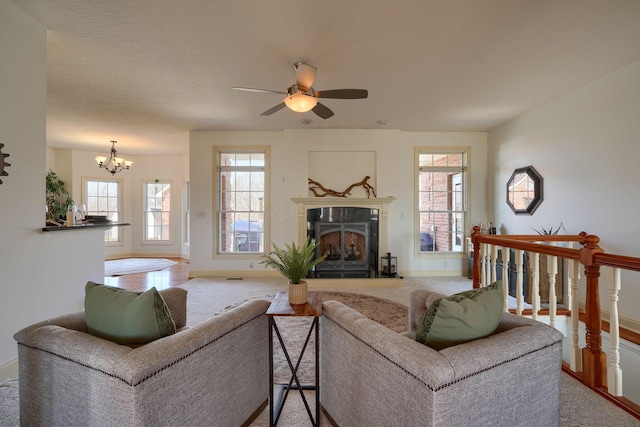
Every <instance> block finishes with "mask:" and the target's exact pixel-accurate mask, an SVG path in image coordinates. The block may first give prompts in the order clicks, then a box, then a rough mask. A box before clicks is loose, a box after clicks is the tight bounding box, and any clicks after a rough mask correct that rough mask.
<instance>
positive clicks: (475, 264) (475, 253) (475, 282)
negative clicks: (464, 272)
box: [471, 225, 480, 289]
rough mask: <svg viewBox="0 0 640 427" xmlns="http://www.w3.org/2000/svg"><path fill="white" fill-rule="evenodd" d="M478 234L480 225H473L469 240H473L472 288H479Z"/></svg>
mask: <svg viewBox="0 0 640 427" xmlns="http://www.w3.org/2000/svg"><path fill="white" fill-rule="evenodd" d="M479 235H480V227H479V226H477V225H474V226H473V233H471V241H472V242H473V289H479V288H480V242H478V241H477V239H476V237H477V236H479Z"/></svg>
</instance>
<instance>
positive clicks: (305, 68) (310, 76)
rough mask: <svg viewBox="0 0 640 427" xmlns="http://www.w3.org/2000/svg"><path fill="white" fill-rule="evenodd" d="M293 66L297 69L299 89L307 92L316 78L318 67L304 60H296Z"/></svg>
mask: <svg viewBox="0 0 640 427" xmlns="http://www.w3.org/2000/svg"><path fill="white" fill-rule="evenodd" d="M293 68H294V69H295V70H296V85H298V89H300V90H302V91H303V92H306V91H307V90H309V88H310V87H311V86H313V82H314V81H315V80H316V72H317V69H316V67H314V66H313V65H309V64H305V63H304V62H296V63H295V64H293Z"/></svg>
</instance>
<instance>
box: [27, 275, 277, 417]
mask: <svg viewBox="0 0 640 427" xmlns="http://www.w3.org/2000/svg"><path fill="white" fill-rule="evenodd" d="M160 293H161V295H163V297H164V299H165V301H166V303H167V305H168V306H169V308H170V310H171V313H172V317H173V319H174V321H175V322H176V325H177V326H178V327H179V328H180V330H179V331H178V332H177V333H176V334H174V335H171V336H168V337H165V338H161V339H158V340H156V341H153V342H151V343H148V344H145V345H143V346H141V347H138V348H130V347H127V346H124V345H118V344H115V343H113V342H111V341H107V340H104V339H102V338H98V337H95V336H93V335H90V334H89V333H87V327H86V324H85V321H84V312H78V313H75V314H70V315H67V316H61V317H58V318H55V319H52V320H48V321H45V322H41V323H38V324H35V325H32V326H30V327H27V328H25V329H23V330H21V331H19V332H18V333H16V334H15V339H16V341H17V342H18V360H19V381H20V422H21V425H24V426H47V427H50V426H65V427H71V426H96V427H98V426H99V427H105V426H114V427H115V426H117V427H123V426H127V427H129V426H181V427H182V426H211V425H215V426H234V427H237V426H239V425H242V424H243V423H244V422H245V421H246V420H248V419H251V418H252V417H253V416H254V415H257V414H258V413H259V412H260V410H261V409H262V408H264V407H265V406H266V403H267V399H268V396H269V384H268V382H269V381H268V375H267V374H266V373H267V372H268V369H269V353H268V349H269V343H268V334H267V330H268V329H267V317H266V315H265V312H266V309H267V308H268V306H269V302H267V301H261V300H254V301H249V302H247V303H244V304H242V305H240V306H239V307H236V308H234V309H231V310H229V311H227V312H224V313H222V314H220V315H217V316H215V317H212V318H209V319H208V320H204V321H202V322H200V323H198V324H194V325H189V324H187V325H186V326H185V321H186V315H185V313H184V306H183V307H182V308H181V307H180V306H179V305H178V306H176V304H175V302H176V300H180V299H181V298H186V291H184V290H183V289H179V288H170V289H167V290H164V291H160ZM181 294H182V295H181Z"/></svg>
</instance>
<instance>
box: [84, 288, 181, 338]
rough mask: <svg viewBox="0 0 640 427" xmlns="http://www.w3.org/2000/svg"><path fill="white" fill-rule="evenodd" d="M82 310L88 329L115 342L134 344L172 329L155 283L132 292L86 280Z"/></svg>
mask: <svg viewBox="0 0 640 427" xmlns="http://www.w3.org/2000/svg"><path fill="white" fill-rule="evenodd" d="M84 310H85V320H86V322H87V330H88V331H89V333H90V334H92V335H95V336H98V337H100V338H104V339H107V340H110V341H113V342H116V343H118V344H124V345H128V346H131V347H136V346H140V345H143V344H146V343H148V342H151V341H153V340H156V339H158V338H162V337H164V336H167V335H171V334H174V333H175V332H176V325H175V323H174V322H173V319H172V318H171V312H170V311H169V309H168V308H167V305H166V304H165V302H164V299H163V298H162V296H161V295H160V294H159V293H158V290H157V289H156V288H155V287H153V288H151V289H149V290H147V291H145V292H132V291H128V290H125V289H121V288H117V287H113V286H106V285H99V284H96V283H94V282H87V285H86V287H85V299H84Z"/></svg>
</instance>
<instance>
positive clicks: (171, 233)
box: [140, 179, 175, 246]
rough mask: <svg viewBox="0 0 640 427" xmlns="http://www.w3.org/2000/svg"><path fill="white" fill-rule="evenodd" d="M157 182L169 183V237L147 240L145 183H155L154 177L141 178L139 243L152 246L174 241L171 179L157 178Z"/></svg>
mask: <svg viewBox="0 0 640 427" xmlns="http://www.w3.org/2000/svg"><path fill="white" fill-rule="evenodd" d="M158 183H159V184H169V194H170V199H169V203H170V205H169V236H170V237H169V239H168V240H147V239H146V229H147V218H146V214H147V193H146V186H147V184H155V179H147V180H143V181H142V233H141V234H140V237H141V242H140V244H141V245H152V246H168V245H173V243H174V241H175V236H174V234H175V233H174V230H175V227H174V224H173V221H174V206H175V203H174V200H173V198H174V194H175V191H174V187H173V180H171V179H159V180H158Z"/></svg>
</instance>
